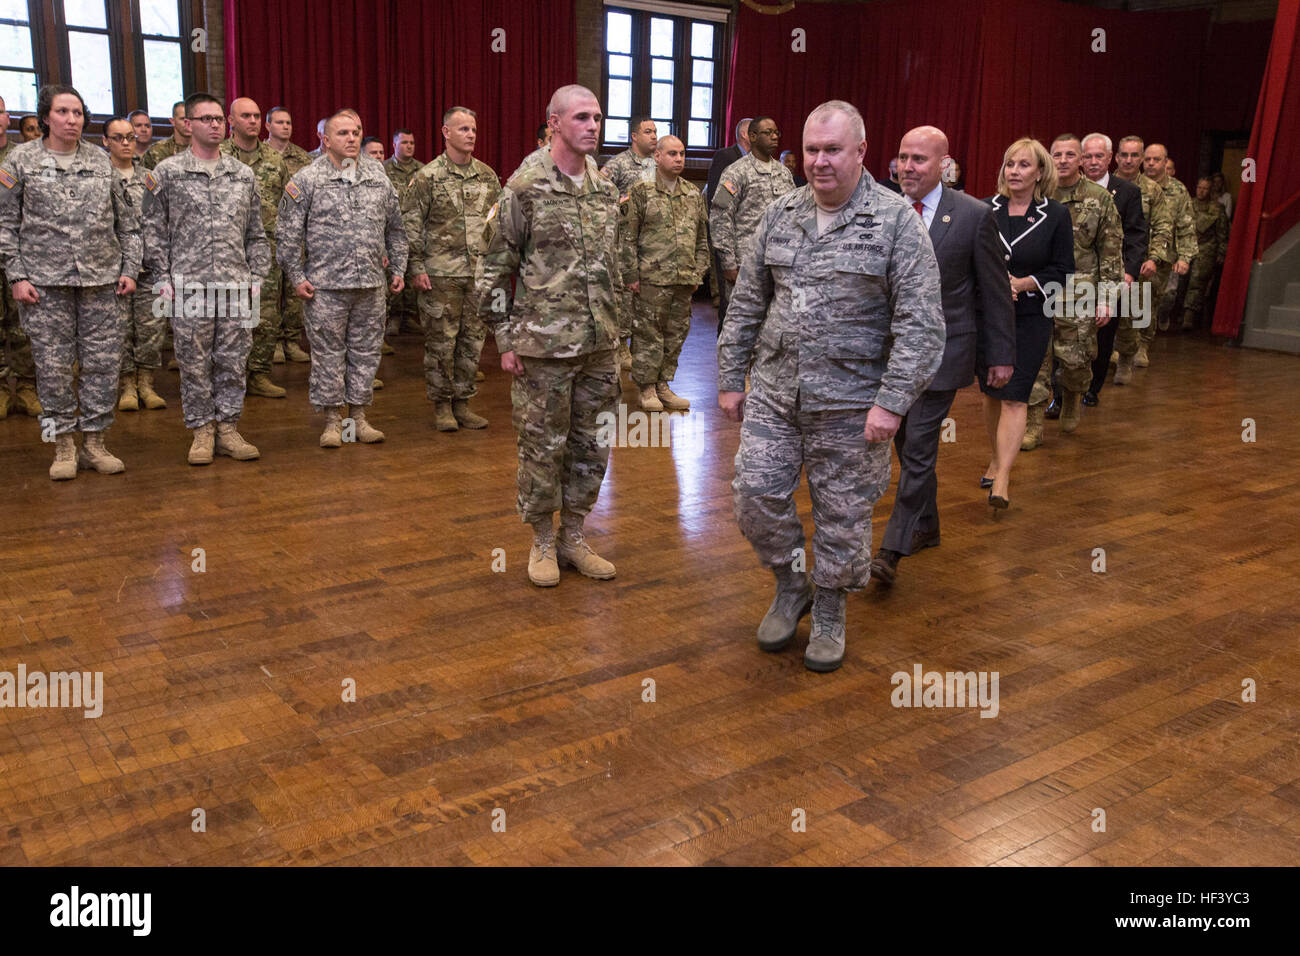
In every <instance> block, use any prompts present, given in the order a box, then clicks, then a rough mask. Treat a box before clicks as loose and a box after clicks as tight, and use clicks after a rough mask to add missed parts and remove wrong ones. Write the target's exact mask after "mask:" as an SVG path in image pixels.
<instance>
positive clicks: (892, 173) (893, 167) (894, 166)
mask: <svg viewBox="0 0 1300 956" xmlns="http://www.w3.org/2000/svg"><path fill="white" fill-rule="evenodd" d="M879 182H880V185H882V186H884V187H885V188H886V189H888V190H891V191H892V192H896V193H901V192H902V191H903V187H902V186H900V185H898V160H896V159H891V160H890V161H889V178H888V179H881V180H879Z"/></svg>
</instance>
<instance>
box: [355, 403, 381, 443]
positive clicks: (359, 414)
mask: <svg viewBox="0 0 1300 956" xmlns="http://www.w3.org/2000/svg"><path fill="white" fill-rule="evenodd" d="M352 423H353V425H354V426H355V427H356V431H355V433H354V434H355V435H356V436H357V441H359V442H363V443H365V444H367V445H373V444H375V443H376V442H381V441H383V440H384V433H383V432H381V431H380V430H379V429H378V428H376V427H375V426H374V425H372V424H370V422H368V421H366V410H365V408H364V407H362V406H361V405H353V406H352Z"/></svg>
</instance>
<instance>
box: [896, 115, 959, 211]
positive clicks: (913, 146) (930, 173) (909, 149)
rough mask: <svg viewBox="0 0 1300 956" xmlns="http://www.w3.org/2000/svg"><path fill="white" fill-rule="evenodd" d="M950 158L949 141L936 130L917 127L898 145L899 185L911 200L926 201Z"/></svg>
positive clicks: (904, 135) (905, 135) (908, 132)
mask: <svg viewBox="0 0 1300 956" xmlns="http://www.w3.org/2000/svg"><path fill="white" fill-rule="evenodd" d="M947 157H948V137H947V136H946V135H945V134H944V132H943V130H941V129H938V128H937V127H934V126H918V127H916V129H910V130H908V131H907V132H906V133H904V134H903V138H902V140H901V141H900V142H899V144H898V184H899V185H900V186H901V187H902V189H903V192H904V193H905V194H906V195H907V197H908V198H909V199H913V200H916V199H924V198H925V197H926V196H928V195H930V193H932V192H934V190H935V187H937V186H938V185H939V180H940V177H941V176H942V175H943V161H944V160H945V159H946V158H947Z"/></svg>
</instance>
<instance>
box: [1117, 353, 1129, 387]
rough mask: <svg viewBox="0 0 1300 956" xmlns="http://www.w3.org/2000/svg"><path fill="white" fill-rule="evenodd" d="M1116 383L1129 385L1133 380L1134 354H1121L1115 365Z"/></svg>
mask: <svg viewBox="0 0 1300 956" xmlns="http://www.w3.org/2000/svg"><path fill="white" fill-rule="evenodd" d="M1114 381H1115V384H1116V385H1128V384H1129V383H1130V382H1132V381H1133V356H1131V355H1121V356H1120V357H1119V362H1118V364H1116V366H1115V379H1114Z"/></svg>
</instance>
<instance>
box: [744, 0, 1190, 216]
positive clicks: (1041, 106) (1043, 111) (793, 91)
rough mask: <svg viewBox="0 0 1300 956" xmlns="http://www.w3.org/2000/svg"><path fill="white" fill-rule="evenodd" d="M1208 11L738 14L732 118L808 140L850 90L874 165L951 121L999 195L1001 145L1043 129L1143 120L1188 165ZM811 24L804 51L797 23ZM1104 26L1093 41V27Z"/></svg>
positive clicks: (974, 1) (979, 8)
mask: <svg viewBox="0 0 1300 956" xmlns="http://www.w3.org/2000/svg"><path fill="white" fill-rule="evenodd" d="M1208 27H1209V14H1208V13H1207V12H1205V11H1193V12H1188V13H1126V12H1120V11H1113V10H1101V9H1095V8H1088V7H1078V6H1073V5H1071V4H1066V3H1058V2H1055V0H965V2H960V0H931V2H927V3H924V4H918V3H915V2H912V0H889V2H884V3H871V4H820V3H819V4H809V5H801V6H798V7H796V8H795V9H794V10H792V11H790V12H788V13H785V14H779V15H772V14H761V13H758V12H756V11H754V10H751V9H749V8H748V7H745V6H742V7H741V8H740V10H739V11H738V13H737V22H736V32H735V43H734V48H733V57H732V74H731V83H730V87H729V98H728V126H731V125H734V122H735V120H736V119H739V118H740V117H741V116H746V115H755V114H756V113H770V114H772V115H774V116H775V117H776V119H777V121H778V123H779V124H780V125H781V128H782V131H783V133H784V134H785V136H784V137H783V142H782V148H788V149H797V148H798V147H799V142H798V140H799V137H800V133H801V126H802V122H803V119H804V117H805V116H807V114H808V111H809V110H810V109H812V107H814V106H816V105H817V103H819V102H821V101H823V100H826V99H831V98H840V99H846V100H848V101H849V102H851V103H853V104H855V105H856V106H857V107H858V108H859V109H861V110H862V113H863V116H864V118H865V120H866V124H867V147H868V151H867V165H868V167H869V168H870V169H871V171H872V173H873V174H876V175H883V173H884V171H885V169H886V168H887V164H888V161H889V158H890V157H891V156H893V155H896V153H897V149H898V140H899V138H900V137H901V136H902V134H903V133H904V132H906V131H907V130H908V129H909V128H911V127H913V126H919V125H921V124H924V123H929V124H933V125H935V126H938V127H940V128H941V129H943V130H944V131H945V132H946V133H947V134H948V139H949V143H950V149H951V152H952V155H954V156H955V157H957V158H958V159H959V160H961V161H962V163H963V164H964V166H965V172H966V180H967V189H968V191H970V192H972V193H973V194H975V195H981V196H982V195H988V194H990V193H991V192H992V191H993V189H994V186H995V183H996V180H997V172H998V167H999V165H1000V164H1001V161H1002V153H1003V151H1004V150H1005V148H1006V147H1007V146H1008V145H1009V144H1010V143H1011V142H1013V141H1014V140H1016V139H1018V138H1019V137H1021V136H1024V135H1032V136H1035V137H1037V138H1039V139H1041V140H1043V141H1044V144H1046V143H1047V142H1049V141H1050V140H1051V139H1052V138H1053V137H1054V136H1056V135H1057V134H1058V133H1061V132H1066V131H1072V132H1074V133H1076V134H1077V135H1080V136H1083V135H1085V134H1087V133H1089V132H1094V131H1100V132H1104V133H1107V134H1108V135H1110V136H1111V137H1112V138H1113V139H1118V138H1119V137H1120V136H1123V135H1125V134H1127V133H1130V132H1132V133H1136V134H1138V135H1140V136H1142V137H1144V138H1145V139H1146V141H1147V142H1156V141H1159V142H1163V143H1165V144H1166V145H1167V146H1168V148H1169V151H1170V154H1171V155H1173V156H1174V157H1175V159H1177V160H1178V162H1179V164H1180V167H1181V169H1182V174H1183V175H1184V176H1186V175H1188V174H1189V173H1191V172H1195V166H1196V160H1197V154H1198V150H1199V144H1200V133H1201V126H1200V122H1199V119H1198V117H1199V115H1200V114H1199V110H1200V107H1199V98H1200V89H1201V72H1200V71H1201V67H1200V61H1201V54H1202V51H1203V49H1204V47H1205V43H1206V39H1207V37H1208ZM796 28H801V29H803V30H804V31H806V43H807V46H806V52H802V53H800V52H795V51H793V50H792V43H793V42H794V41H793V40H792V36H791V31H793V30H795V29H796ZM1096 28H1101V29H1104V30H1105V31H1106V37H1105V39H1106V52H1104V53H1101V52H1098V53H1094V52H1093V51H1092V45H1093V30H1094V29H1096Z"/></svg>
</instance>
